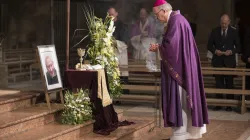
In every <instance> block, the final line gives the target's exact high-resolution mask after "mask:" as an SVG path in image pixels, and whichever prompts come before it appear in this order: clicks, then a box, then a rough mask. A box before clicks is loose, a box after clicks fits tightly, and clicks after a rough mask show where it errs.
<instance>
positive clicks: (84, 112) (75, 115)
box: [61, 89, 92, 125]
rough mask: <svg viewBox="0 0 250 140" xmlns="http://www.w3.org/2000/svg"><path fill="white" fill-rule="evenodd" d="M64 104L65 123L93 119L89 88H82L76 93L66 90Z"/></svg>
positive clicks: (63, 118)
mask: <svg viewBox="0 0 250 140" xmlns="http://www.w3.org/2000/svg"><path fill="white" fill-rule="evenodd" d="M64 106H65V108H64V111H63V113H62V120H61V121H62V123H63V124H73V125H75V124H82V123H84V122H86V121H88V120H91V119H92V109H91V102H90V98H89V90H83V89H80V90H77V92H76V93H72V92H70V91H66V94H65V104H64Z"/></svg>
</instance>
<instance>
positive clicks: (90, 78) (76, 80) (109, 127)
mask: <svg viewBox="0 0 250 140" xmlns="http://www.w3.org/2000/svg"><path fill="white" fill-rule="evenodd" d="M103 71H104V70H103ZM99 74H100V73H99ZM105 77H107V76H106V74H105ZM105 80H106V79H105ZM106 81H107V80H106ZM106 83H108V82H106ZM98 84H100V83H98V71H95V70H91V71H77V70H71V69H70V70H66V71H65V87H66V88H68V89H77V88H78V89H79V88H83V89H89V90H90V95H89V97H90V101H91V102H92V103H93V105H94V107H93V117H94V118H93V119H94V120H95V122H94V128H93V129H94V130H93V131H94V132H95V133H98V134H102V135H109V134H110V132H112V131H114V130H115V129H117V128H118V126H124V125H130V124H132V123H130V122H127V121H126V122H119V121H118V116H117V113H116V112H115V110H114V107H113V105H112V103H111V104H110V105H107V106H105V107H104V106H103V103H102V100H101V99H100V98H98ZM99 86H100V85H99ZM105 86H107V89H108V84H106V85H105Z"/></svg>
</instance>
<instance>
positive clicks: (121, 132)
mask: <svg viewBox="0 0 250 140" xmlns="http://www.w3.org/2000/svg"><path fill="white" fill-rule="evenodd" d="M126 120H128V121H132V122H135V124H132V125H129V126H122V127H119V128H118V129H116V130H115V131H113V132H111V133H110V135H108V136H102V135H98V134H95V133H93V132H91V133H89V134H87V135H84V136H82V137H80V138H79V139H78V140H118V139H119V140H132V139H139V137H140V136H142V135H144V134H145V133H148V132H149V131H150V130H151V129H152V128H153V127H154V126H155V123H154V120H153V119H152V118H145V117H142V118H135V117H134V118H132V117H127V118H126Z"/></svg>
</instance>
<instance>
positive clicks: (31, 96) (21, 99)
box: [0, 90, 39, 114]
mask: <svg viewBox="0 0 250 140" xmlns="http://www.w3.org/2000/svg"><path fill="white" fill-rule="evenodd" d="M38 95H39V93H33V92H23V91H20V90H0V114H1V113H4V112H8V111H12V110H15V109H18V108H25V107H30V106H31V105H33V104H34V103H35V100H36V97H37V96H38Z"/></svg>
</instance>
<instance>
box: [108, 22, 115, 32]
mask: <svg viewBox="0 0 250 140" xmlns="http://www.w3.org/2000/svg"><path fill="white" fill-rule="evenodd" d="M113 27H114V21H113V20H111V21H110V24H109V29H108V30H109V31H112V30H113Z"/></svg>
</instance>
